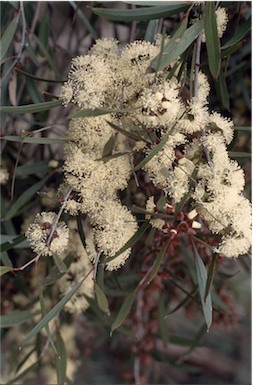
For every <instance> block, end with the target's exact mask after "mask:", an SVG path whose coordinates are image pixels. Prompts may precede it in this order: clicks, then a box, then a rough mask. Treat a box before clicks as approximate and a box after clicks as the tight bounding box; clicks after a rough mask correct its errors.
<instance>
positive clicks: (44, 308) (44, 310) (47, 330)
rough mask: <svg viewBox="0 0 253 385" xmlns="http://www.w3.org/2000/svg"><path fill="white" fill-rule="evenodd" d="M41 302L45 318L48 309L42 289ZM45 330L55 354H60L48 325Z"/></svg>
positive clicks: (42, 313)
mask: <svg viewBox="0 0 253 385" xmlns="http://www.w3.org/2000/svg"><path fill="white" fill-rule="evenodd" d="M39 300H40V308H41V315H42V317H45V315H46V307H45V301H44V296H43V291H42V289H41V288H40V295H39ZM45 329H46V333H47V338H48V340H49V342H50V344H51V346H52V348H53V350H54V352H55V353H56V354H58V353H57V348H56V346H55V343H54V340H53V337H52V334H51V331H50V329H49V325H48V323H47V324H46V325H45Z"/></svg>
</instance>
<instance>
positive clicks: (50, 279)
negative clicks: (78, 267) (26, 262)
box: [42, 255, 72, 286]
mask: <svg viewBox="0 0 253 385" xmlns="http://www.w3.org/2000/svg"><path fill="white" fill-rule="evenodd" d="M71 262H72V256H71V255H68V256H67V257H66V258H65V259H64V264H65V266H66V267H67V269H68V268H69V266H70V264H71ZM64 274H65V273H64V272H63V273H60V271H59V270H58V268H57V267H56V266H54V267H53V268H52V269H51V270H50V273H49V274H48V275H47V276H46V277H45V278H44V279H43V281H42V285H43V286H48V285H52V283H55V282H56V281H58V279H60V278H61V277H63V276H64Z"/></svg>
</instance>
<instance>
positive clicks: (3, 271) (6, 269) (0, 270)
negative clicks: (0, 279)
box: [0, 266, 13, 276]
mask: <svg viewBox="0 0 253 385" xmlns="http://www.w3.org/2000/svg"><path fill="white" fill-rule="evenodd" d="M12 270H13V267H11V266H0V276H2V275H4V274H6V273H8V272H9V271H12Z"/></svg>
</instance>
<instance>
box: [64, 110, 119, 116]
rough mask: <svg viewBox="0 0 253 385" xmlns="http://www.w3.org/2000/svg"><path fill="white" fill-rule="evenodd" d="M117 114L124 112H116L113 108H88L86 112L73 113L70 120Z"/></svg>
mask: <svg viewBox="0 0 253 385" xmlns="http://www.w3.org/2000/svg"><path fill="white" fill-rule="evenodd" d="M117 112H123V111H122V110H116V109H113V108H87V109H84V110H79V111H75V112H72V113H71V114H70V118H85V117H91V116H100V115H107V114H112V113H117Z"/></svg>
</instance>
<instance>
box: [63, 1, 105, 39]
mask: <svg viewBox="0 0 253 385" xmlns="http://www.w3.org/2000/svg"><path fill="white" fill-rule="evenodd" d="M69 3H70V5H71V6H72V7H73V8H74V10H75V11H76V13H77V15H78V16H79V17H80V19H81V21H82V22H83V25H84V26H85V28H87V30H88V31H89V33H90V34H91V36H92V37H93V39H94V40H96V39H97V38H98V36H97V33H96V31H95V29H94V28H93V27H92V25H91V23H90V21H89V19H88V18H87V17H86V15H85V13H83V11H82V10H81V8H80V3H78V5H76V3H75V2H74V1H70V2H69Z"/></svg>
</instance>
